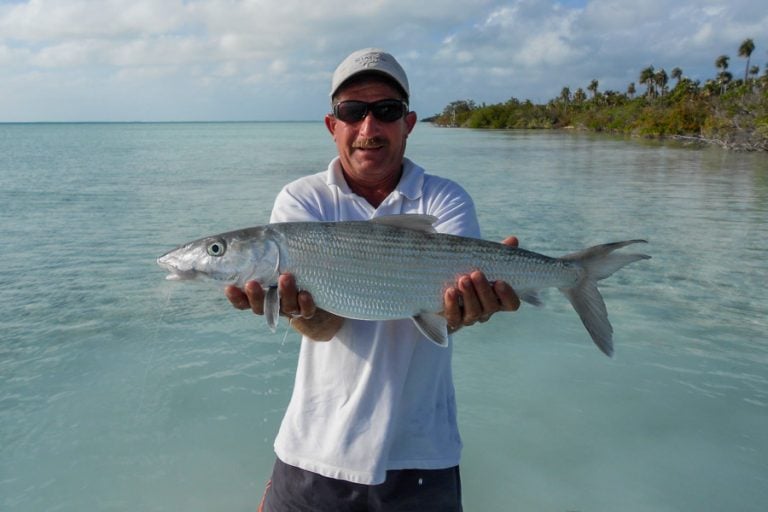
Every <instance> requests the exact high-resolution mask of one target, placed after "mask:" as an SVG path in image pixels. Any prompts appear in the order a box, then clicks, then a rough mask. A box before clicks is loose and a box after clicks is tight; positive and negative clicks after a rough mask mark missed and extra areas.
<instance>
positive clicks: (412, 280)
mask: <svg viewBox="0 0 768 512" xmlns="http://www.w3.org/2000/svg"><path fill="white" fill-rule="evenodd" d="M435 221H436V218H435V217H432V216H429V215H392V216H386V217H378V218H374V219H372V220H369V221H344V222H285V223H275V224H267V225H263V226H257V227H252V228H247V229H241V230H237V231H231V232H228V233H222V234H219V235H213V236H209V237H205V238H201V239H199V240H195V241H193V242H189V243H187V244H184V245H182V246H180V247H178V248H176V249H174V250H172V251H169V252H167V253H166V254H164V255H163V256H161V257H160V258H158V259H157V263H158V264H159V265H160V266H162V267H163V268H165V269H166V270H168V271H169V273H170V274H169V275H168V276H167V278H168V279H177V280H183V279H195V278H198V277H207V278H211V279H215V280H218V281H223V282H227V283H232V284H236V285H238V286H241V287H242V286H243V285H244V284H245V283H246V282H247V281H249V280H256V281H258V282H259V283H260V284H261V285H262V286H263V287H265V288H266V289H267V293H266V297H265V304H264V312H265V316H266V320H267V323H268V325H269V326H270V328H272V329H274V328H275V326H276V324H277V321H278V316H279V308H280V297H279V296H278V291H277V279H278V276H279V275H280V274H281V273H285V272H290V273H291V274H293V275H294V277H295V279H296V285H297V287H298V288H299V289H302V290H306V291H308V292H309V293H311V294H312V297H313V299H314V301H315V303H316V304H317V306H318V307H320V308H322V309H325V310H327V311H329V312H331V313H334V314H337V315H339V316H343V317H346V318H353V319H361V320H391V319H399V318H411V319H413V321H414V323H415V324H416V327H417V328H418V329H419V330H420V331H421V332H422V334H424V336H426V337H427V338H428V339H430V340H432V341H433V342H435V343H437V344H438V345H442V346H445V345H446V344H447V342H448V328H447V322H446V320H445V318H444V317H443V316H441V314H440V313H441V311H442V309H443V295H444V291H445V290H446V288H447V287H449V286H454V285H455V282H456V278H457V276H460V275H463V274H467V273H470V272H472V271H475V270H480V271H482V272H483V273H484V274H485V276H486V277H487V278H488V280H489V281H496V280H502V281H505V282H507V283H508V284H509V285H510V286H512V288H514V290H515V292H516V293H517V295H518V297H520V299H521V300H523V301H525V302H529V303H532V304H536V305H540V304H541V301H540V299H539V297H538V294H537V292H538V291H539V290H542V289H544V288H549V287H555V288H558V289H559V290H560V291H561V292H562V293H563V294H564V295H565V296H566V297H567V298H568V300H569V301H570V302H571V304H572V305H573V308H574V309H575V310H576V312H577V313H578V315H579V317H580V318H581V320H582V323H583V324H584V327H586V329H587V331H588V332H589V334H590V336H591V337H592V340H593V341H594V342H595V344H596V345H597V346H598V347H599V348H600V350H602V351H603V352H604V353H605V354H607V355H609V356H610V355H611V354H612V353H613V339H612V338H613V328H612V327H611V324H610V322H609V321H608V313H607V311H606V308H605V303H604V301H603V298H602V296H601V295H600V291H599V290H598V289H597V282H598V281H600V280H602V279H605V278H607V277H608V276H610V275H611V274H613V273H614V272H616V271H617V270H619V269H620V268H622V267H624V266H625V265H628V264H630V263H633V262H635V261H639V260H644V259H648V258H650V256H648V255H646V254H629V253H621V252H614V251H616V250H617V249H621V248H623V247H625V246H628V245H631V244H635V243H641V242H645V241H644V240H627V241H623V242H615V243H609V244H604V245H597V246H594V247H590V248H588V249H584V250H583V251H580V252H577V253H573V254H569V255H566V256H563V257H560V258H552V257H549V256H545V255H543V254H538V253H535V252H531V251H527V250H524V249H519V248H516V247H509V246H506V245H503V244H500V243H496V242H491V241H487V240H480V239H474V238H466V237H461V236H455V235H447V234H440V233H436V232H435V231H434V229H433V227H432V224H433V223H434V222H435Z"/></svg>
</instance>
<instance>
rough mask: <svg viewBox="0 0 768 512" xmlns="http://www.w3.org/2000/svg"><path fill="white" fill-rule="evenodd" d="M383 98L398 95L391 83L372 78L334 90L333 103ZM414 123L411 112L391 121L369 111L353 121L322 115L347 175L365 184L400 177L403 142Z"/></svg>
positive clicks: (392, 97)
mask: <svg viewBox="0 0 768 512" xmlns="http://www.w3.org/2000/svg"><path fill="white" fill-rule="evenodd" d="M385 99H401V95H400V94H399V93H398V91H397V89H395V88H394V87H393V86H392V85H389V84H388V83H386V82H382V81H378V80H376V79H375V78H373V79H371V80H365V81H361V82H355V83H353V84H350V85H348V86H345V87H344V88H343V89H342V90H341V91H340V92H339V93H337V95H336V99H335V103H340V102H342V101H349V100H356V101H364V102H367V103H371V102H374V101H379V100H385ZM415 124H416V113H414V112H409V113H408V114H406V115H405V116H404V117H402V118H400V119H398V120H396V121H393V122H390V123H387V122H384V121H380V120H378V119H376V118H375V117H374V115H373V114H372V113H370V112H368V115H367V116H366V117H365V118H363V119H362V120H360V121H357V122H353V123H346V122H344V121H342V120H340V119H336V118H335V117H334V116H333V115H327V116H326V117H325V125H326V126H327V127H328V131H329V132H331V135H332V136H333V140H334V141H335V142H336V148H337V149H338V152H339V157H340V159H341V165H342V167H343V168H344V171H345V172H346V174H347V178H348V179H352V180H354V181H356V182H358V183H360V184H361V185H367V186H375V185H377V184H379V183H385V182H388V181H390V180H391V179H392V178H393V176H398V177H399V174H400V168H401V166H402V163H403V155H404V154H405V142H406V139H407V138H408V134H409V133H411V130H413V127H414V125H415Z"/></svg>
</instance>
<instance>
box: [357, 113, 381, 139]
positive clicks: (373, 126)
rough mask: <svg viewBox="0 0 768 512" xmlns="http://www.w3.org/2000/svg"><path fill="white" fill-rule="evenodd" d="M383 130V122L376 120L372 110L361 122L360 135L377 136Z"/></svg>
mask: <svg viewBox="0 0 768 512" xmlns="http://www.w3.org/2000/svg"><path fill="white" fill-rule="evenodd" d="M380 129H381V121H379V120H378V119H376V117H375V116H374V115H373V112H371V111H370V110H369V111H368V112H367V113H366V114H365V117H364V118H363V119H362V120H361V121H360V133H361V134H363V135H372V134H376V133H378V132H379V131H380Z"/></svg>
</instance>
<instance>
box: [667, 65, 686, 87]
mask: <svg viewBox="0 0 768 512" xmlns="http://www.w3.org/2000/svg"><path fill="white" fill-rule="evenodd" d="M669 76H670V77H672V78H674V79H675V80H677V83H678V84H679V83H680V79H681V78H683V70H682V69H680V68H673V69H672V72H671V73H670V74H669Z"/></svg>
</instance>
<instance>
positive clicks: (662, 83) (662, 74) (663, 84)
mask: <svg viewBox="0 0 768 512" xmlns="http://www.w3.org/2000/svg"><path fill="white" fill-rule="evenodd" d="M653 81H654V82H656V85H657V86H658V87H659V91H661V95H662V96H664V91H666V90H667V82H669V77H668V76H667V72H666V71H664V68H661V69H660V70H658V71H657V72H656V73H655V74H654V75H653Z"/></svg>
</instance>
